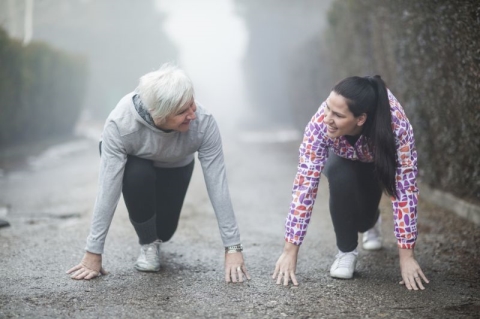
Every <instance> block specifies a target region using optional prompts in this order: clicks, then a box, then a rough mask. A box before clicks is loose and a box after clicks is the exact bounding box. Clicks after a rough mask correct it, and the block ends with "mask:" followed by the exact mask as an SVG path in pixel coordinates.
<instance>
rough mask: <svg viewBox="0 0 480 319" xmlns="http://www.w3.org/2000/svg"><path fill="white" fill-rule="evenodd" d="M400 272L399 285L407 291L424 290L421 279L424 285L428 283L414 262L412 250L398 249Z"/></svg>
mask: <svg viewBox="0 0 480 319" xmlns="http://www.w3.org/2000/svg"><path fill="white" fill-rule="evenodd" d="M398 253H399V256H400V271H401V272H402V279H403V280H402V281H400V284H401V285H405V287H407V289H408V290H412V289H413V290H418V289H419V288H420V289H421V290H424V289H425V287H424V286H423V283H422V279H423V281H424V282H425V283H427V284H428V283H429V281H428V279H427V277H425V275H424V274H423V271H422V269H421V268H420V266H419V265H418V263H417V261H416V260H415V256H414V254H413V249H399V250H398Z"/></svg>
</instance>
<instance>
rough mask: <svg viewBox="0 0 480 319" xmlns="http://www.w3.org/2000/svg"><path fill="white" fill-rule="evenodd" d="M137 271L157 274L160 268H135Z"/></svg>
mask: <svg viewBox="0 0 480 319" xmlns="http://www.w3.org/2000/svg"><path fill="white" fill-rule="evenodd" d="M133 267H134V268H135V269H136V270H138V271H141V272H157V271H159V270H160V267H158V268H142V267H140V266H137V265H135V266H133Z"/></svg>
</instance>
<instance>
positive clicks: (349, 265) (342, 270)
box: [330, 249, 358, 279]
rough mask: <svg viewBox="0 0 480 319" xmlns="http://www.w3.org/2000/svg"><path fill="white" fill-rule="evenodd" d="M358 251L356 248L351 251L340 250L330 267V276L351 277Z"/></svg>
mask: <svg viewBox="0 0 480 319" xmlns="http://www.w3.org/2000/svg"><path fill="white" fill-rule="evenodd" d="M357 255H358V252H357V250H356V249H355V250H354V251H351V252H349V253H343V252H341V251H339V252H338V254H337V256H335V258H337V259H335V261H334V262H333V264H332V267H330V276H332V277H334V278H341V279H350V278H352V277H353V272H354V271H355V265H356V264H357Z"/></svg>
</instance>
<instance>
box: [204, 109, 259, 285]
mask: <svg viewBox="0 0 480 319" xmlns="http://www.w3.org/2000/svg"><path fill="white" fill-rule="evenodd" d="M198 159H199V160H200V163H201V165H202V170H203V175H204V178H205V184H206V186H207V191H208V196H209V197H210V201H211V203H212V206H213V210H214V211H215V215H216V217H217V222H218V227H219V229H220V235H221V237H222V241H223V245H224V246H225V247H226V248H227V247H230V246H236V245H239V244H240V231H239V229H238V225H237V221H236V218H235V213H234V211H233V206H232V202H231V199H230V192H229V189H228V184H227V175H226V171H225V163H224V157H223V150H222V140H221V136H220V131H219V129H218V126H217V123H216V122H215V119H214V118H213V117H210V118H209V123H208V127H207V128H206V132H205V137H204V140H203V143H202V144H201V146H200V148H199V150H198ZM227 251H228V249H227ZM227 251H226V252H225V281H227V282H230V281H231V282H237V281H239V282H242V281H243V275H245V277H246V278H247V279H250V275H249V274H248V272H247V269H246V267H245V263H244V260H243V254H242V252H241V251H236V252H234V253H233V252H232V251H230V253H228V252H227ZM237 277H238V280H237Z"/></svg>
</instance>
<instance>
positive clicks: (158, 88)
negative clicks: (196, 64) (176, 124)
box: [137, 63, 194, 122]
mask: <svg viewBox="0 0 480 319" xmlns="http://www.w3.org/2000/svg"><path fill="white" fill-rule="evenodd" d="M137 90H138V93H139V94H140V98H141V100H142V102H143V104H144V105H145V107H146V109H147V110H148V111H149V112H150V115H151V116H152V117H153V118H154V119H157V120H159V121H160V122H163V121H165V119H166V118H167V117H168V116H169V115H171V114H174V113H176V112H177V111H178V110H179V109H181V108H182V106H184V105H185V104H186V103H187V102H189V101H191V100H192V99H193V96H194V90H193V84H192V81H191V80H190V78H189V77H188V76H187V74H186V73H185V72H184V71H183V70H181V69H180V68H178V67H177V66H175V65H173V64H170V63H165V64H163V65H162V66H161V67H160V69H158V70H157V71H153V72H150V73H147V74H145V75H143V76H142V77H141V78H140V83H139V85H138V87H137Z"/></svg>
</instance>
